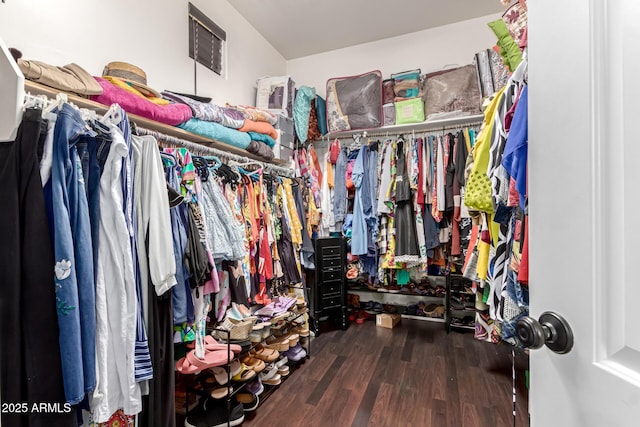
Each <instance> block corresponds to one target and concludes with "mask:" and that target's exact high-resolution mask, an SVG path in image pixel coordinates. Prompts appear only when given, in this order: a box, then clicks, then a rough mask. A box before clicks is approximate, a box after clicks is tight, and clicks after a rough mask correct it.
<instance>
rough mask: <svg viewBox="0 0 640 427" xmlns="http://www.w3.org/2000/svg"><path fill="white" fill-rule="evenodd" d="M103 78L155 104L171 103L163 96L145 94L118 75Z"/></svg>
mask: <svg viewBox="0 0 640 427" xmlns="http://www.w3.org/2000/svg"><path fill="white" fill-rule="evenodd" d="M102 78H103V79H105V80H108V81H109V82H111V84H112V85H116V86H118V87H119V88H120V89H124V90H126V91H127V92H129V93H132V94H134V95H136V96H139V97H141V98H144V99H146V100H147V101H151V102H153V103H154V104H157V105H169V104H170V103H171V102H169V101H168V100H166V99H163V98H156V97H155V96H145V95H144V94H143V93H142V92H140V91H139V90H138V89H136V88H135V87H133V86H132V85H130V84H129V83H127V82H125V81H124V80H120V79H119V78H117V77H111V76H102Z"/></svg>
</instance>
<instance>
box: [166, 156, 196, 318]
mask: <svg viewBox="0 0 640 427" xmlns="http://www.w3.org/2000/svg"><path fill="white" fill-rule="evenodd" d="M167 182H168V185H169V186H170V187H171V188H172V189H173V190H174V191H175V192H176V198H172V197H170V198H169V200H170V204H171V209H170V210H169V213H170V216H171V231H172V233H173V253H174V255H175V261H176V281H177V282H178V283H177V285H176V286H174V287H173V288H171V293H172V295H173V323H174V324H175V325H180V324H182V323H184V322H186V321H187V319H189V318H190V319H191V321H193V318H194V314H193V303H191V316H189V303H188V298H187V297H188V296H189V295H190V290H191V287H190V286H189V281H188V277H189V276H188V273H187V272H186V269H185V266H184V252H185V250H186V248H187V228H186V227H187V224H186V223H185V222H184V215H183V213H182V212H181V211H182V210H186V209H187V205H186V202H185V201H182V202H181V201H180V200H178V199H177V196H178V195H179V194H180V178H178V175H177V171H176V166H168V167H167ZM172 199H173V201H174V203H171V200H172Z"/></svg>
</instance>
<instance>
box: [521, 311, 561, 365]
mask: <svg viewBox="0 0 640 427" xmlns="http://www.w3.org/2000/svg"><path fill="white" fill-rule="evenodd" d="M516 333H517V334H518V338H520V341H521V342H522V345H523V346H524V347H527V348H532V349H538V348H540V347H542V346H543V345H546V346H547V347H548V348H549V350H551V351H553V352H556V353H558V354H565V353H568V352H569V351H571V348H572V347H573V331H572V330H571V327H570V326H569V323H568V322H567V321H566V320H565V319H564V318H563V317H562V316H560V315H559V314H556V313H554V312H551V311H546V312H544V313H542V314H541V315H540V318H539V319H538V320H536V319H534V318H533V317H529V316H527V317H523V318H522V319H520V320H518V323H517V324H516Z"/></svg>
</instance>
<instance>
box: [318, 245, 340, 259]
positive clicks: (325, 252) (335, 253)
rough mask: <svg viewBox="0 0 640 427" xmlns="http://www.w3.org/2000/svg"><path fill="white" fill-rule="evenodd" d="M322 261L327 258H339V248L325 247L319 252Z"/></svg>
mask: <svg viewBox="0 0 640 427" xmlns="http://www.w3.org/2000/svg"><path fill="white" fill-rule="evenodd" d="M321 253H322V259H324V258H328V257H338V258H339V257H340V246H325V247H324V248H322V250H321Z"/></svg>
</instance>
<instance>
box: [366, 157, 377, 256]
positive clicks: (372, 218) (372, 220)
mask: <svg viewBox="0 0 640 427" xmlns="http://www.w3.org/2000/svg"><path fill="white" fill-rule="evenodd" d="M367 154H368V156H369V159H368V162H367V167H366V169H365V173H366V174H367V176H368V178H369V194H370V198H371V213H370V214H368V215H367V211H366V210H365V212H364V215H365V219H366V220H367V225H368V226H369V232H370V233H371V239H372V240H373V242H374V244H375V243H376V242H377V241H378V232H379V231H380V230H379V228H380V224H379V220H378V214H377V212H376V206H377V204H378V151H377V150H368V151H367ZM376 247H377V244H376Z"/></svg>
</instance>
